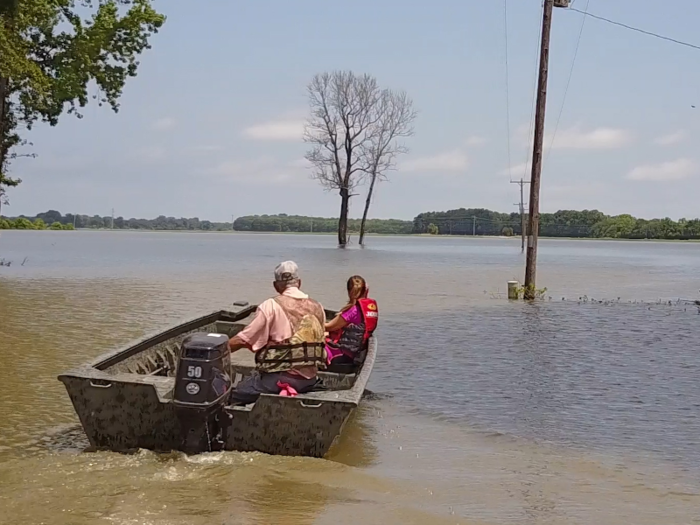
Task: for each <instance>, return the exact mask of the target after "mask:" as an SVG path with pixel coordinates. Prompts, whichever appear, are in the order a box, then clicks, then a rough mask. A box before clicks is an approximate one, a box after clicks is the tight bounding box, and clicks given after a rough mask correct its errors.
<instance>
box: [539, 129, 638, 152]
mask: <svg viewBox="0 0 700 525" xmlns="http://www.w3.org/2000/svg"><path fill="white" fill-rule="evenodd" d="M632 139H633V137H632V134H631V133H630V132H629V131H627V130H624V129H618V128H596V129H593V130H591V131H583V130H581V129H580V128H579V127H578V126H574V127H572V128H569V129H563V130H560V131H559V132H558V133H557V134H556V136H555V137H554V143H553V144H552V149H586V150H591V149H618V148H622V147H624V146H627V145H628V144H630V143H631V142H632ZM544 143H545V147H549V144H551V143H552V136H551V135H549V136H547V137H545V141H544Z"/></svg>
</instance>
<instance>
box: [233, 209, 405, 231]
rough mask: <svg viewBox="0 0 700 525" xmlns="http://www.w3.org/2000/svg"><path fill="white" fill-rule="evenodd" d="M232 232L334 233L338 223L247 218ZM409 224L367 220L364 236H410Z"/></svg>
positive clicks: (351, 224)
mask: <svg viewBox="0 0 700 525" xmlns="http://www.w3.org/2000/svg"><path fill="white" fill-rule="evenodd" d="M361 222H362V221H361V220H360V219H348V231H349V232H351V233H359V232H360V227H361ZM233 229H234V230H236V231H245V232H299V233H301V232H309V233H313V232H316V233H331V232H337V231H338V219H337V218H336V219H328V218H325V217H304V216H300V215H286V214H284V213H281V214H279V215H248V216H245V217H239V218H238V219H236V220H235V221H234V222H233ZM412 230H413V224H412V223H411V221H400V220H397V219H367V221H366V223H365V233H375V234H387V235H391V234H394V235H400V234H404V235H406V234H410V233H412Z"/></svg>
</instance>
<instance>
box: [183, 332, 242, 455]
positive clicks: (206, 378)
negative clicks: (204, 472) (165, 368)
mask: <svg viewBox="0 0 700 525" xmlns="http://www.w3.org/2000/svg"><path fill="white" fill-rule="evenodd" d="M230 369H231V353H230V351H229V349H228V336H226V335H224V334H207V333H194V334H191V335H189V336H187V337H186V338H185V340H184V341H183V342H182V346H181V348H180V359H179V361H178V366H177V372H176V376H175V389H174V391H173V404H174V405H175V410H176V412H177V416H178V420H179V421H180V428H181V431H182V445H183V448H184V450H185V452H188V453H197V452H205V451H211V450H218V449H219V448H220V447H221V446H222V445H223V443H224V442H225V437H226V436H225V434H226V429H227V428H228V425H229V424H230V416H229V415H228V414H227V413H226V412H225V411H224V406H225V405H226V401H227V399H228V397H229V393H230V390H231V377H230V374H229V371H230Z"/></svg>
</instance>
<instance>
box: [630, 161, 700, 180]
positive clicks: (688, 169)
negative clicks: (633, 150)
mask: <svg viewBox="0 0 700 525" xmlns="http://www.w3.org/2000/svg"><path fill="white" fill-rule="evenodd" d="M697 172H698V165H697V163H696V162H694V161H692V160H690V159H678V160H674V161H670V162H662V163H661V164H645V165H643V166H637V167H636V168H634V169H633V170H632V171H630V172H629V173H628V174H627V177H626V178H627V180H634V181H648V182H668V181H677V180H683V179H687V178H688V177H691V176H693V175H695V174H696V173H697Z"/></svg>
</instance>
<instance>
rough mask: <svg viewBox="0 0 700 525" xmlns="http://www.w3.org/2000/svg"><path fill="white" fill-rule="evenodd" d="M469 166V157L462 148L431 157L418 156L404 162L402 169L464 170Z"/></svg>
mask: <svg viewBox="0 0 700 525" xmlns="http://www.w3.org/2000/svg"><path fill="white" fill-rule="evenodd" d="M468 167H469V157H467V155H466V153H464V152H463V151H460V150H454V151H448V152H445V153H440V154H438V155H433V156H430V157H418V158H417V159H412V160H408V161H406V162H404V163H403V164H402V165H401V166H400V168H401V170H402V171H464V170H466V169H467V168H468Z"/></svg>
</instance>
